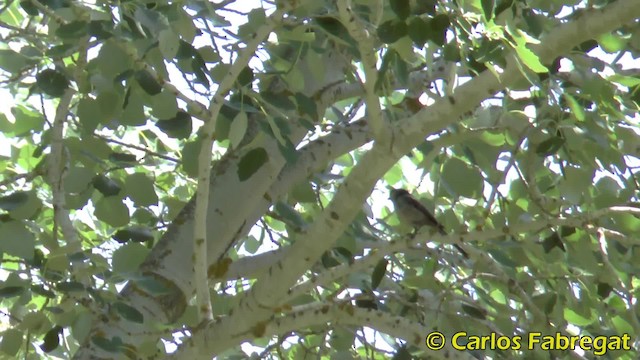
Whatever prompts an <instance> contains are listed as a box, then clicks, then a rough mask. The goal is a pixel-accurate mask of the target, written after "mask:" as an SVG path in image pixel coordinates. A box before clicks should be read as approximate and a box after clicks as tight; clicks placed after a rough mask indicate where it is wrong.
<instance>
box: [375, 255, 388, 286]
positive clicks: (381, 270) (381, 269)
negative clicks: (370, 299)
mask: <svg viewBox="0 0 640 360" xmlns="http://www.w3.org/2000/svg"><path fill="white" fill-rule="evenodd" d="M388 263H389V261H388V260H387V259H381V260H380V261H378V263H377V264H376V267H375V268H373V273H372V274H371V289H372V290H375V289H377V288H378V286H379V285H380V283H381V282H382V279H384V275H385V273H386V272H387V264H388Z"/></svg>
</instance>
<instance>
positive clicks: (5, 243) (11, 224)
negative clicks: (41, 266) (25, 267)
mask: <svg viewBox="0 0 640 360" xmlns="http://www.w3.org/2000/svg"><path fill="white" fill-rule="evenodd" d="M35 245H36V237H35V236H34V235H33V233H32V232H31V231H29V230H27V228H26V227H25V226H24V224H23V223H22V222H21V221H8V222H4V223H0V250H1V251H3V252H5V253H7V254H9V255H13V256H17V257H19V258H22V259H27V260H31V259H32V258H33V251H34V249H35Z"/></svg>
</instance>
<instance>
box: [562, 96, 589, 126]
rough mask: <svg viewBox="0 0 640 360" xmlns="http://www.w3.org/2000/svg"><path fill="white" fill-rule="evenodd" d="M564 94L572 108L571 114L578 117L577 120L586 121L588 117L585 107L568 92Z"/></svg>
mask: <svg viewBox="0 0 640 360" xmlns="http://www.w3.org/2000/svg"><path fill="white" fill-rule="evenodd" d="M562 96H564V98H565V100H566V101H567V104H568V105H569V108H570V109H571V114H572V115H573V116H574V117H575V118H576V120H578V121H584V120H585V118H586V117H585V114H584V108H583V107H582V106H581V105H580V104H578V101H577V100H576V99H575V98H574V97H573V96H571V95H569V94H567V93H566V92H565V93H563V94H562Z"/></svg>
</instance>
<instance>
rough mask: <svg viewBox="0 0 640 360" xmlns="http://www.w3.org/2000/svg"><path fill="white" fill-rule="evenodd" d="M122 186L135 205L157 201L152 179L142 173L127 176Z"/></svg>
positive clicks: (144, 204) (152, 203)
mask: <svg viewBox="0 0 640 360" xmlns="http://www.w3.org/2000/svg"><path fill="white" fill-rule="evenodd" d="M124 187H125V189H126V192H127V195H128V196H129V198H131V200H133V202H134V203H135V204H136V205H137V206H149V205H156V204H157V203H158V195H157V194H156V191H155V188H154V186H153V181H151V179H149V178H148V177H147V176H146V175H145V174H143V173H135V174H131V175H129V176H127V179H126V180H125V183H124Z"/></svg>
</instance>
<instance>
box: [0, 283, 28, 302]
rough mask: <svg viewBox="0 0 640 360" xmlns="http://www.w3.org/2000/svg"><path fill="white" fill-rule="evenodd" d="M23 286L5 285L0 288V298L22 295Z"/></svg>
mask: <svg viewBox="0 0 640 360" xmlns="http://www.w3.org/2000/svg"><path fill="white" fill-rule="evenodd" d="M23 292H24V287H22V286H5V287H2V288H0V298H2V299H7V298H12V297H15V296H19V295H22V293H23Z"/></svg>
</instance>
